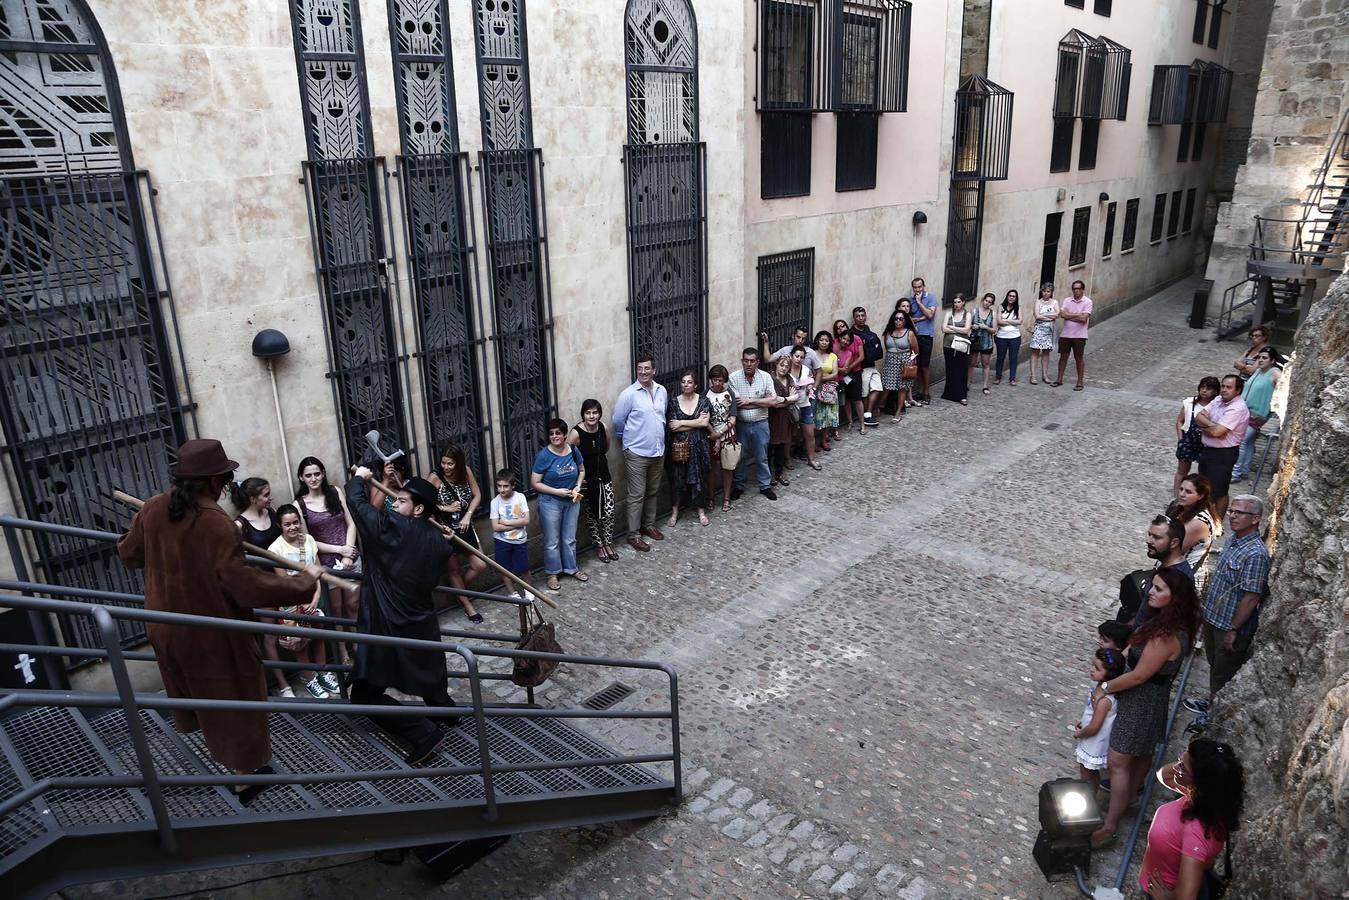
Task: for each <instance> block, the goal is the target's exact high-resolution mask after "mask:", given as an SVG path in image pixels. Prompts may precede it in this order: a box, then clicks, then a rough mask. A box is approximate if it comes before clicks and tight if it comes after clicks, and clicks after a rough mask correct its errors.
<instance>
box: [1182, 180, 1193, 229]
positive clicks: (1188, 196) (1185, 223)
mask: <svg viewBox="0 0 1349 900" xmlns="http://www.w3.org/2000/svg"><path fill="white" fill-rule="evenodd" d="M1196 195H1197V189H1196V188H1190V189H1189V190H1188V191H1186V192H1185V218H1184V219H1183V220H1182V221H1181V223H1180V233H1181V234H1189V233H1190V231H1191V230H1192V229H1193V228H1194V202H1195V197H1196Z"/></svg>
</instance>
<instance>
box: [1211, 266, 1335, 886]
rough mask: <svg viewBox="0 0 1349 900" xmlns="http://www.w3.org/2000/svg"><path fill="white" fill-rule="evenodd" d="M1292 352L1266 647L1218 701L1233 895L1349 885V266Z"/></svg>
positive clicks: (1261, 636) (1264, 619)
mask: <svg viewBox="0 0 1349 900" xmlns="http://www.w3.org/2000/svg"><path fill="white" fill-rule="evenodd" d="M1297 356H1298V363H1297V374H1296V377H1295V379H1294V381H1293V385H1292V388H1291V391H1290V393H1289V399H1288V415H1287V418H1286V419H1285V421H1286V423H1287V424H1286V425H1285V427H1284V432H1283V434H1284V444H1283V452H1282V454H1281V465H1280V472H1279V475H1278V477H1277V479H1276V480H1275V482H1274V484H1273V486H1272V487H1271V490H1270V495H1271V498H1272V500H1273V506H1272V511H1271V512H1270V532H1271V533H1272V534H1273V539H1272V541H1271V544H1272V546H1273V548H1274V569H1273V573H1272V575H1271V578H1270V597H1269V599H1268V600H1267V601H1266V603H1265V604H1264V606H1263V608H1262V610H1261V615H1260V630H1259V633H1258V634H1257V636H1256V641H1257V648H1258V649H1257V650H1256V653H1255V656H1254V658H1252V659H1251V661H1250V662H1248V663H1247V664H1246V666H1245V667H1244V668H1243V669H1242V670H1241V672H1239V673H1238V674H1237V677H1236V679H1235V680H1233V681H1232V683H1231V684H1230V685H1228V686H1227V688H1225V689H1224V690H1223V691H1222V692H1221V693H1220V694H1219V695H1218V700H1217V702H1216V703H1215V727H1214V729H1213V731H1214V734H1215V735H1216V736H1219V737H1221V738H1222V739H1225V740H1228V741H1230V742H1231V743H1232V745H1233V746H1234V747H1236V748H1237V752H1238V753H1239V754H1240V755H1241V758H1242V760H1243V762H1244V763H1245V766H1246V779H1247V781H1246V789H1247V795H1246V814H1245V818H1244V822H1243V825H1242V828H1241V832H1240V834H1239V835H1238V837H1237V843H1236V845H1235V847H1236V851H1235V853H1234V860H1233V861H1234V863H1235V865H1236V870H1237V882H1236V885H1235V894H1234V895H1235V896H1237V897H1252V898H1254V897H1299V898H1338V897H1343V896H1349V858H1347V856H1346V854H1347V853H1349V625H1347V624H1346V620H1347V618H1349V562H1347V561H1349V468H1346V467H1345V465H1344V462H1345V460H1346V459H1349V276H1346V277H1341V278H1340V279H1339V281H1338V282H1336V284H1335V286H1334V287H1333V288H1332V289H1331V291H1330V293H1329V294H1328V295H1327V296H1326V297H1325V298H1324V299H1322V300H1321V301H1320V302H1319V303H1318V304H1316V306H1314V307H1313V309H1312V312H1311V314H1310V316H1309V318H1308V319H1307V322H1306V323H1305V325H1304V327H1303V328H1302V330H1301V332H1300V337H1299V339H1298V345H1297Z"/></svg>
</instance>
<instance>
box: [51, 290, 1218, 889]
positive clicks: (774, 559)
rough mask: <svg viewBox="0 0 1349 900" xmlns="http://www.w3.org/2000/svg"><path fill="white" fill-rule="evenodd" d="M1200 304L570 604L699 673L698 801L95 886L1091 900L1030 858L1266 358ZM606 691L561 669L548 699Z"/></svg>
mask: <svg viewBox="0 0 1349 900" xmlns="http://www.w3.org/2000/svg"><path fill="white" fill-rule="evenodd" d="M1194 285H1195V282H1193V281H1186V282H1181V283H1179V284H1177V285H1175V286H1173V287H1172V288H1170V289H1168V290H1166V291H1163V292H1162V293H1160V294H1159V295H1157V296H1156V297H1154V298H1152V299H1150V300H1149V301H1147V302H1146V303H1144V304H1140V305H1139V306H1136V307H1134V308H1133V309H1131V310H1128V311H1126V312H1124V313H1123V314H1121V315H1119V316H1117V317H1115V318H1113V319H1111V320H1109V321H1107V322H1104V323H1101V324H1099V325H1094V326H1093V327H1092V337H1091V342H1090V343H1089V344H1088V353H1087V366H1088V384H1089V387H1088V389H1087V390H1086V391H1084V392H1081V393H1075V392H1073V390H1072V387H1071V383H1072V382H1071V377H1070V379H1069V382H1068V383H1067V384H1065V385H1064V386H1063V387H1059V388H1053V387H1049V386H1045V385H1039V386H1031V385H1030V382H1029V379H1028V378H1027V372H1026V371H1025V370H1024V368H1023V371H1022V372H1021V378H1020V384H1019V385H1018V386H1017V387H1015V388H1013V387H1010V386H1008V385H1007V384H1006V383H1004V384H1003V385H1001V386H999V387H995V388H994V389H993V393H992V394H991V396H987V397H986V396H984V395H982V394H980V393H979V392H978V389H977V388H976V389H975V391H974V393H973V394H972V395H971V398H970V405H969V406H968V407H967V408H962V407H960V406H958V405H955V404H951V403H946V402H944V401H940V400H938V401H936V402H935V403H934V404H933V405H932V406H931V407H928V408H925V409H918V410H913V411H911V414H910V415H909V416H908V417H907V418H906V419H905V420H904V423H903V424H902V425H900V426H893V425H891V424H890V423H889V418H888V417H885V418H884V419H883V422H884V424H883V425H882V426H881V427H880V428H877V429H874V430H873V431H872V432H871V433H868V434H867V435H865V436H861V437H856V436H849V437H848V438H847V439H846V440H845V441H843V442H842V443H841V444H840V445H839V446H837V447H836V449H835V450H834V451H833V452H832V453H828V454H822V460H823V465H824V466H825V469H824V471H823V472H820V473H814V472H811V471H810V470H809V469H806V468H805V467H804V465H801V464H798V465H797V467H796V469H795V470H794V471H793V472H792V473H791V475H792V477H793V480H792V484H791V486H790V487H789V488H786V489H781V490H780V494H781V499H780V500H779V501H778V502H777V503H769V502H767V501H765V500H763V499H762V498H759V497H757V496H755V495H753V494H750V495H747V496H746V497H745V498H743V499H742V500H741V501H740V502H739V503H737V504H736V508H735V509H734V510H733V511H732V512H730V513H728V514H722V513H720V512H715V513H713V515H712V525H711V527H708V528H700V527H698V525H697V523H696V521H689V522H681V523H680V524H679V525H678V526H676V527H675V528H672V529H666V534H667V539H666V540H665V541H663V542H659V543H657V544H656V546H655V550H654V552H652V553H650V554H643V555H642V558H640V559H637V558H635V557H636V555H635V554H633V553H631V552H626V553H625V554H624V556H623V559H622V560H621V561H619V562H617V563H614V564H612V565H603V564H600V563H599V562H596V561H594V560H593V559H592V560H591V561H590V562H589V565H588V568H589V571H590V572H591V573H592V575H593V576H594V577H593V578H592V580H591V582H590V583H589V584H588V585H586V586H585V587H584V588H582V587H581V586H580V585H578V584H576V583H575V582H570V581H568V582H567V583H566V584H565V585H564V590H563V592H562V594H561V596H560V598H559V602H560V603H561V605H562V609H561V611H560V612H559V613H557V614H556V615H555V617H554V619H555V621H557V622H558V623H559V628H560V636H561V639H562V641H563V643H564V645H565V646H566V647H567V649H568V650H570V651H572V652H580V653H596V654H603V655H607V656H629V657H642V658H648V659H663V660H668V661H671V662H673V663H674V664H675V665H676V666H677V667H678V669H679V672H680V689H681V698H682V702H681V707H680V709H681V715H682V717H683V726H682V739H683V748H684V765H685V768H684V772H685V775H686V788H687V794H688V798H687V802H686V803H685V805H684V806H683V807H682V808H681V809H679V810H678V812H676V813H672V814H671V815H669V816H666V817H664V818H661V819H658V820H655V821H650V822H645V823H636V824H627V825H620V826H612V827H597V828H581V829H571V830H565V831H558V832H549V833H540V834H533V835H525V836H519V837H516V838H515V839H513V840H512V841H511V842H510V843H509V844H508V845H506V846H505V847H504V848H502V849H501V850H499V851H498V852H496V853H495V854H493V855H492V856H491V857H489V858H488V859H487V860H484V861H483V862H481V863H479V864H478V865H476V866H475V867H473V868H472V869H470V870H468V871H467V872H466V873H464V874H463V875H461V876H460V877H459V878H457V879H455V880H454V881H452V882H450V883H448V884H445V885H443V886H442V885H436V884H434V883H432V882H431V881H430V880H429V879H427V877H426V875H425V872H424V870H423V869H421V868H420V866H419V865H417V864H416V863H412V862H409V863H405V864H404V865H402V866H398V867H386V866H383V865H380V864H378V863H375V862H372V861H369V860H366V859H364V858H361V857H357V858H354V859H352V860H348V861H346V862H348V864H346V865H342V866H341V867H338V868H329V869H325V870H323V871H310V872H300V871H298V870H300V869H305V868H308V867H310V866H315V865H322V864H324V863H327V862H332V861H314V862H313V863H296V864H290V865H287V866H271V867H264V866H258V867H250V868H247V869H233V870H226V871H220V872H214V873H208V874H206V875H193V876H182V877H175V878H161V879H155V880H153V881H145V882H135V883H127V884H115V883H110V884H104V885H98V886H95V887H92V888H85V889H80V890H79V891H71V892H67V894H68V896H77V895H78V896H131V895H136V896H145V895H147V894H166V893H170V892H174V891H187V890H210V892H211V894H212V895H213V896H219V897H243V896H245V895H247V896H250V897H259V896H261V897H300V896H304V897H308V896H315V897H318V896H338V895H346V896H353V895H354V896H367V897H395V896H400V895H406V894H423V893H438V894H441V895H443V896H446V897H474V898H481V897H539V898H569V897H577V898H615V900H617V898H630V897H631V898H636V897H652V896H655V897H664V896H669V897H801V896H805V897H830V896H847V897H860V898H880V897H900V898H914V900H916V898H946V897H951V898H965V897H993V898H1001V897H1017V898H1068V897H1072V896H1076V892H1075V891H1074V890H1072V889H1070V887H1068V886H1065V885H1054V886H1047V885H1045V884H1044V882H1043V879H1042V878H1041V876H1040V874H1039V872H1038V870H1037V869H1036V868H1035V865H1034V863H1033V861H1032V860H1031V858H1030V849H1031V844H1032V843H1033V841H1034V838H1035V833H1036V831H1037V828H1038V825H1037V822H1036V791H1037V789H1038V787H1039V785H1040V784H1041V782H1043V781H1045V780H1047V779H1049V778H1052V777H1057V776H1059V775H1070V774H1074V773H1075V772H1076V764H1075V761H1074V759H1073V745H1072V740H1071V737H1070V736H1069V734H1068V726H1069V724H1070V723H1071V722H1073V721H1075V719H1076V717H1077V716H1078V714H1079V713H1080V712H1081V705H1082V702H1083V699H1084V692H1085V690H1086V686H1087V676H1086V672H1087V669H1088V666H1089V657H1090V655H1091V653H1092V651H1093V650H1094V648H1095V626H1096V624H1097V623H1098V622H1099V621H1101V620H1102V619H1104V618H1107V617H1108V616H1109V615H1110V614H1112V613H1113V609H1114V604H1115V598H1116V593H1117V582H1118V579H1119V578H1120V576H1121V575H1123V574H1124V573H1126V572H1128V571H1130V570H1132V569H1135V568H1138V567H1140V566H1141V565H1143V564H1144V563H1145V556H1144V545H1143V531H1144V529H1145V526H1146V523H1147V521H1148V520H1149V519H1150V518H1151V516H1152V515H1154V514H1155V513H1156V512H1158V511H1160V510H1161V509H1162V508H1163V507H1164V505H1165V503H1166V502H1167V500H1168V499H1169V489H1170V480H1171V472H1172V470H1173V466H1174V456H1173V449H1174V445H1175V441H1174V437H1173V431H1172V426H1171V422H1172V419H1173V418H1174V415H1175V411H1176V409H1177V408H1178V402H1179V398H1180V397H1182V396H1184V395H1185V394H1187V393H1189V392H1191V391H1193V389H1194V385H1195V383H1196V382H1197V381H1198V379H1199V377H1200V376H1202V375H1207V374H1221V373H1222V372H1223V371H1226V369H1227V365H1228V361H1229V360H1230V359H1231V358H1232V357H1233V356H1235V355H1236V353H1237V351H1238V350H1239V349H1240V348H1239V347H1238V346H1236V344H1235V343H1228V344H1215V343H1213V342H1212V339H1211V332H1210V331H1207V330H1204V331H1191V330H1190V329H1188V328H1187V327H1186V326H1185V321H1184V320H1185V316H1186V314H1187V312H1188V303H1189V297H1190V294H1191V291H1192V290H1193V287H1194ZM1070 376H1071V372H1070ZM976 383H981V380H980V381H978V382H976ZM625 549H626V548H625ZM491 614H492V615H494V616H496V617H499V618H500V619H501V621H499V622H491V623H489V624H490V625H497V626H501V627H502V628H504V627H506V626H507V617H508V616H509V613H507V612H497V611H493V612H492V613H491ZM494 630H496V629H494ZM1201 669H1202V663H1201V664H1199V665H1197V666H1196V681H1200V682H1202V681H1203V680H1204V678H1205V676H1204V674H1203V673H1202V671H1201ZM624 680H625V681H629V683H631V684H633V685H634V686H635V687H638V688H639V691H638V693H637V694H636V695H635V696H634V697H632V698H629V699H628V700H626V701H624V702H623V704H621V706H620V708H638V707H639V706H640V705H641V704H643V703H646V704H648V705H658V704H660V703H661V702H662V698H663V691H662V690H661V683H660V681H659V679H652V680H649V681H648V680H643V679H636V680H633V679H627V678H626V677H625V679H624ZM604 684H605V682H604V681H602V680H599V676H598V675H595V676H592V675H591V673H589V672H586V673H579V674H577V673H567V672H565V671H564V672H562V673H560V674H559V675H558V677H557V678H555V680H554V682H553V683H552V685H551V687H550V688H549V689H548V690H547V691H546V692H545V693H544V697H545V701H544V702H551V703H563V702H566V703H570V702H575V701H576V700H579V699H581V698H584V697H586V696H588V695H589V694H590V693H592V692H594V691H595V690H597V689H599V688H600V687H603V686H604ZM509 692H510V689H509V687H506V688H503V693H504V694H509ZM662 728H664V729H665V730H663V731H662V730H661V729H662ZM595 730H596V731H599V732H600V733H602V734H603V735H604V736H605V737H606V738H608V739H609V740H611V741H612V742H614V743H615V744H617V745H619V746H622V747H633V748H636V747H644V748H646V749H645V752H652V751H651V750H650V749H649V748H650V747H651V746H652V738H653V736H661V737H663V738H665V739H668V738H667V737H665V736H667V735H668V727H667V726H665V725H664V723H661V724H660V725H657V724H652V723H646V724H642V723H639V722H637V721H636V720H628V721H627V722H624V723H620V724H619V725H615V726H613V727H608V728H606V727H603V726H600V725H597V726H596V729H595ZM1128 821H1129V820H1126V825H1127V823H1128ZM1140 855H1141V854H1140ZM1118 858H1119V850H1118V849H1116V850H1115V851H1114V857H1113V860H1114V861H1113V862H1112V861H1111V860H1110V858H1109V857H1107V858H1104V859H1102V860H1100V861H1099V865H1098V867H1097V870H1096V873H1095V876H1094V879H1093V880H1095V881H1105V880H1106V879H1107V878H1108V877H1109V876H1108V874H1107V873H1108V872H1113V871H1114V869H1115V868H1116V867H1117V865H1118ZM336 862H344V860H337V861H336ZM287 873H291V874H287ZM261 877H268V878H269V880H266V881H263V882H261V883H257V884H251V885H249V886H246V887H238V888H233V889H230V888H224V889H218V890H211V887H212V886H213V885H222V886H223V885H227V884H231V883H235V882H239V881H242V880H244V879H255V878H261Z"/></svg>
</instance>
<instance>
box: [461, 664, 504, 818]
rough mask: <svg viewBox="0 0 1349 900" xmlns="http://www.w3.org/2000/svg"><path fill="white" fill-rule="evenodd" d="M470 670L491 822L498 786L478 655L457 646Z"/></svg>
mask: <svg viewBox="0 0 1349 900" xmlns="http://www.w3.org/2000/svg"><path fill="white" fill-rule="evenodd" d="M455 650H456V651H457V652H458V653H459V655H460V656H462V657H463V658H464V667H465V668H466V669H467V670H468V688H469V692H470V693H471V695H472V697H473V721H474V722H475V723H476V725H477V731H478V761H479V762H480V763H481V764H482V791H483V798H484V800H485V801H486V804H487V813H486V815H485V816H484V818H485V819H487V821H489V822H495V821H496V817H497V798H496V788H495V787H494V786H493V784H492V751H491V749H490V748H489V747H488V745H487V717H486V716H485V715H484V714H483V706H482V682H481V681H479V680H478V657H477V656H475V655H474V654H473V651H472V650H469V649H468V648H467V647H458V646H456V647H455Z"/></svg>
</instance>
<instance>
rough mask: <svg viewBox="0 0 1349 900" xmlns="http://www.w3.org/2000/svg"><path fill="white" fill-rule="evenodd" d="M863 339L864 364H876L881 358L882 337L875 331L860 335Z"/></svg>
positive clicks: (864, 332)
mask: <svg viewBox="0 0 1349 900" xmlns="http://www.w3.org/2000/svg"><path fill="white" fill-rule="evenodd" d="M858 337H859V338H861V339H862V362H864V363H868V364H870V363H874V362H875V361H876V360H878V359H880V358H881V337H880V335H878V334H877V333H876V332H874V331H863V332H862V333H860V334H859V335H858Z"/></svg>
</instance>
